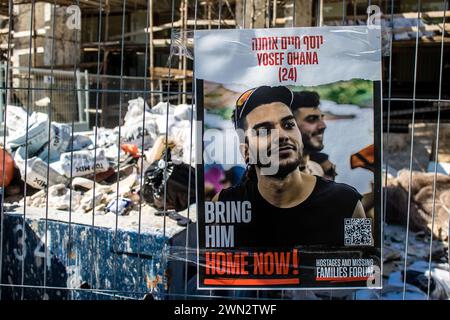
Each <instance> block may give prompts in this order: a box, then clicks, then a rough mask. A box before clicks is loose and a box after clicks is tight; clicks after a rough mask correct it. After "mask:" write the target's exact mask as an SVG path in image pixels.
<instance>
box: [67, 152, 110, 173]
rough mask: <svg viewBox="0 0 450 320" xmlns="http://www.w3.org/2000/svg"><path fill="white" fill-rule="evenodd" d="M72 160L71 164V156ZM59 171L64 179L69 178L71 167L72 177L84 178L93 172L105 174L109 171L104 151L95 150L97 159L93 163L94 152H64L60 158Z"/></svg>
mask: <svg viewBox="0 0 450 320" xmlns="http://www.w3.org/2000/svg"><path fill="white" fill-rule="evenodd" d="M72 155H73V160H72V162H71V156H72ZM60 163H61V169H62V171H63V172H64V175H65V176H66V177H70V167H71V166H72V177H80V176H86V175H88V174H91V173H94V168H95V172H105V171H107V170H108V169H109V163H108V160H107V159H106V156H105V150H104V149H97V158H96V162H95V163H94V150H92V151H90V150H81V151H73V152H65V153H63V154H61V157H60Z"/></svg>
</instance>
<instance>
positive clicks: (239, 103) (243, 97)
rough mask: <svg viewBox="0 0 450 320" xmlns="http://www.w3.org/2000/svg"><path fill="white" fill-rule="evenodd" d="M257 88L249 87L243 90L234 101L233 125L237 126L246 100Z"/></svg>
mask: <svg viewBox="0 0 450 320" xmlns="http://www.w3.org/2000/svg"><path fill="white" fill-rule="evenodd" d="M256 89H257V88H253V89H249V90H247V91H245V92H244V93H243V94H241V95H240V97H239V98H238V99H237V101H236V113H235V119H234V127H235V128H237V126H238V125H237V123H238V121H239V120H240V119H241V117H242V112H244V109H245V106H246V105H247V102H248V100H249V99H250V97H251V95H252V94H253V93H254V92H255V91H256Z"/></svg>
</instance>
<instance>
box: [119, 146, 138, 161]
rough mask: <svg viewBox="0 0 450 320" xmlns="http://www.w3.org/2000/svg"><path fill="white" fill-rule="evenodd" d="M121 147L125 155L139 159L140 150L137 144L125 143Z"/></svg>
mask: <svg viewBox="0 0 450 320" xmlns="http://www.w3.org/2000/svg"><path fill="white" fill-rule="evenodd" d="M120 147H121V148H122V150H123V151H124V152H125V153H128V154H129V155H131V156H132V157H133V158H139V148H138V146H137V144H131V143H124V144H122V145H121V146H120Z"/></svg>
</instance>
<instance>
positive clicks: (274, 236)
mask: <svg viewBox="0 0 450 320" xmlns="http://www.w3.org/2000/svg"><path fill="white" fill-rule="evenodd" d="M316 178H317V180H316V184H315V186H314V189H313V191H312V193H311V195H310V196H309V197H308V198H307V199H306V200H305V201H303V202H302V203H300V204H299V205H297V206H295V207H292V208H279V207H276V206H273V205H272V204H270V203H269V202H267V201H266V200H265V199H264V198H263V197H262V196H261V194H260V193H259V191H258V187H257V183H255V182H252V181H250V180H246V181H243V182H241V183H240V184H238V185H236V186H234V187H231V188H228V189H225V190H222V192H221V193H220V194H219V201H245V200H248V201H250V202H251V208H252V220H251V223H248V224H242V223H240V224H238V225H236V226H235V237H234V239H235V248H245V247H248V248H252V247H253V248H263V247H264V248H270V247H277V248H280V247H286V248H288V247H289V248H292V247H293V246H316V245H317V246H324V245H325V246H327V247H328V248H330V247H341V246H343V245H344V219H345V218H351V217H352V214H353V211H354V209H355V206H356V203H357V202H358V201H359V200H361V198H362V196H361V195H360V194H359V193H358V192H357V191H356V189H355V188H353V187H351V186H349V185H346V184H343V183H336V182H334V181H330V180H326V179H324V178H322V177H318V176H316Z"/></svg>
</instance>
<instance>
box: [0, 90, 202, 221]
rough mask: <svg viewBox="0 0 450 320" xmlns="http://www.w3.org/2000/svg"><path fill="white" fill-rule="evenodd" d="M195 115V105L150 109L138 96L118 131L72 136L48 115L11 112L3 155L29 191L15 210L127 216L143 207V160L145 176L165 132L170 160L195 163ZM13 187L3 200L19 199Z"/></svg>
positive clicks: (161, 105) (13, 108) (13, 109)
mask: <svg viewBox="0 0 450 320" xmlns="http://www.w3.org/2000/svg"><path fill="white" fill-rule="evenodd" d="M191 113H192V106H191V105H179V106H174V105H170V104H167V103H165V102H160V103H158V104H157V105H155V106H153V108H150V107H149V106H148V105H147V103H146V102H145V101H144V99H142V98H140V97H139V98H137V99H133V100H129V101H128V110H127V113H126V115H125V118H124V123H123V125H122V126H121V127H116V128H114V129H108V128H103V127H99V128H94V129H93V130H92V131H89V132H76V133H75V132H72V127H71V125H70V124H65V123H57V122H54V121H51V122H50V121H49V118H48V115H47V114H45V113H40V112H33V113H32V114H31V115H29V114H27V112H26V111H25V110H24V108H22V107H17V106H8V107H7V119H8V121H7V123H6V128H7V133H8V135H7V138H6V142H7V143H6V146H5V147H6V148H5V149H6V150H7V151H8V152H9V153H10V154H11V155H12V157H13V159H14V163H15V166H16V167H17V169H18V171H19V172H20V179H21V180H22V181H23V182H25V183H26V184H27V185H28V186H30V187H32V188H27V197H26V199H23V198H22V199H19V201H18V202H19V203H18V204H23V203H24V202H25V203H26V206H28V207H35V208H46V207H48V208H51V209H56V210H70V211H71V212H75V213H91V214H92V213H94V214H105V213H107V212H113V213H116V214H121V215H124V214H128V213H129V212H130V210H133V209H136V206H137V204H138V203H139V186H140V175H141V170H143V168H141V167H140V165H141V159H140V157H141V156H143V157H144V160H143V161H144V169H145V168H146V167H147V166H148V165H149V163H147V161H146V159H145V154H148V153H151V151H152V147H153V145H154V144H155V141H156V140H157V139H158V138H160V139H161V138H162V137H165V136H166V133H167V136H168V137H169V139H170V141H171V143H172V144H173V145H172V150H171V155H172V158H173V159H176V160H178V161H180V162H185V163H188V164H191V163H193V159H190V158H189V157H190V155H192V156H193V155H194V152H190V149H191V141H190V133H191ZM167 119H168V122H167ZM119 133H120V135H119ZM119 136H120V139H119ZM47 184H48V195H47V193H46V190H47ZM13 187H14V186H11V188H10V190H9V191H10V192H9V193H8V190H6V191H7V192H6V194H7V195H8V194H11V193H15V194H16V195H17V196H20V191H21V190H20V188H17V186H16V188H15V189H14V188H13ZM13 189H14V192H11V190H13ZM22 189H23V188H22ZM22 194H23V192H22ZM15 201H17V198H16V199H15ZM5 202H8V198H7V197H6V198H5Z"/></svg>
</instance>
